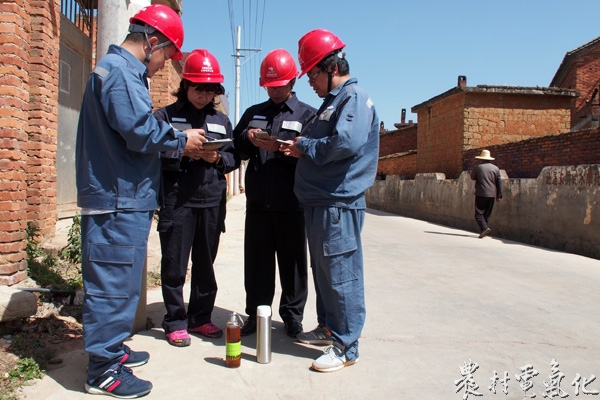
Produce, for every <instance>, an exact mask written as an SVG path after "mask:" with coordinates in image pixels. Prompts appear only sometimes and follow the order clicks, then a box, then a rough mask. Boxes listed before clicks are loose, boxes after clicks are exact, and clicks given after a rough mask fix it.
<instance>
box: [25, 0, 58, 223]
mask: <svg viewBox="0 0 600 400" xmlns="http://www.w3.org/2000/svg"><path fill="white" fill-rule="evenodd" d="M60 16H61V12H60V1H59V0H50V1H48V0H31V40H30V52H29V55H30V59H29V62H30V66H29V67H30V73H29V132H28V133H29V143H28V154H27V202H28V206H27V220H28V221H30V222H31V223H33V224H35V225H36V226H37V227H38V228H40V233H41V234H42V235H47V234H53V233H54V229H55V226H56V218H57V213H56V139H57V133H58V73H59V71H58V68H57V65H58V64H59V38H60V34H59V32H60Z"/></svg>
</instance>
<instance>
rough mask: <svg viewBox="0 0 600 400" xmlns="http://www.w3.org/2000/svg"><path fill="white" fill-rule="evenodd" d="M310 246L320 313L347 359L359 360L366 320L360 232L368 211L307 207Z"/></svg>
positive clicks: (306, 219)
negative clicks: (342, 348) (359, 346)
mask: <svg viewBox="0 0 600 400" xmlns="http://www.w3.org/2000/svg"><path fill="white" fill-rule="evenodd" d="M304 218H305V222H306V232H307V237H308V247H309V250H310V254H311V262H312V268H313V274H314V279H315V290H316V291H317V313H318V314H320V315H318V319H319V322H320V324H321V325H324V326H326V327H327V328H328V329H329V330H330V331H331V334H332V336H333V338H334V340H335V341H336V342H338V343H339V344H341V345H342V346H343V347H344V348H345V354H346V358H347V359H348V360H354V359H357V358H358V338H359V337H360V335H361V332H362V329H363V326H364V323H365V317H366V308H365V296H364V292H365V290H364V273H363V272H364V268H363V254H362V242H361V236H360V234H361V231H362V227H363V225H364V219H365V210H364V209H351V208H344V207H306V206H305V207H304Z"/></svg>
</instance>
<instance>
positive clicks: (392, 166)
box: [377, 150, 417, 179]
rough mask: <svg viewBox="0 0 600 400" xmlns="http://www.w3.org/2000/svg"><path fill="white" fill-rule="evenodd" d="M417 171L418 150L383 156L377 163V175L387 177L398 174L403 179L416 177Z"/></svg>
mask: <svg viewBox="0 0 600 400" xmlns="http://www.w3.org/2000/svg"><path fill="white" fill-rule="evenodd" d="M416 171H417V152H416V150H413V151H410V152H407V153H399V154H391V155H389V156H385V157H381V158H380V159H379V164H378V165H377V175H378V176H379V177H385V176H386V175H398V176H400V177H401V179H414V177H415V174H416Z"/></svg>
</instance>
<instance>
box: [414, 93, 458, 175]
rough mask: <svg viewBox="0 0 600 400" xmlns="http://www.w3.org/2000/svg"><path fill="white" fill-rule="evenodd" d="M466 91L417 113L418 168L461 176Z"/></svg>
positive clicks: (421, 170)
mask: <svg viewBox="0 0 600 400" xmlns="http://www.w3.org/2000/svg"><path fill="white" fill-rule="evenodd" d="M464 98H465V94H464V93H459V94H457V95H455V96H450V97H447V98H444V99H441V100H439V101H438V102H436V103H435V105H433V106H430V107H424V108H421V109H420V110H419V111H418V112H417V115H418V121H419V123H418V129H417V132H418V133H417V152H418V157H417V171H418V172H419V173H427V172H444V173H445V174H446V175H447V176H458V175H459V174H460V172H461V167H462V165H461V162H462V158H461V154H462V146H463V131H464V114H465V111H464Z"/></svg>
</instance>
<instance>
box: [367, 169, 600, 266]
mask: <svg viewBox="0 0 600 400" xmlns="http://www.w3.org/2000/svg"><path fill="white" fill-rule="evenodd" d="M503 176H504V179H503V185H504V188H503V200H501V201H500V202H498V203H496V206H495V207H494V212H493V214H492V218H491V221H490V226H491V228H492V236H494V237H497V238H503V239H509V240H514V241H517V242H521V243H528V244H532V245H536V246H540V247H546V248H550V249H555V250H560V251H566V252H570V253H575V254H581V255H583V256H587V257H593V258H597V259H600V246H598V240H599V238H600V204H598V202H599V200H600V165H598V164H593V165H577V166H564V167H546V168H544V169H543V170H542V172H541V173H540V175H539V176H538V177H537V178H535V179H508V177H507V176H506V172H504V171H503ZM474 193H475V189H474V183H473V181H472V180H471V178H470V177H469V172H466V171H465V172H463V173H462V174H461V175H460V176H459V178H458V179H445V176H444V174H441V173H427V174H417V175H416V177H415V179H414V180H401V179H400V178H399V177H398V176H387V177H386V179H385V180H377V181H375V182H374V185H373V187H372V188H371V189H369V190H368V191H367V204H368V206H369V207H370V208H374V209H378V210H382V211H387V212H391V213H395V214H399V215H402V216H406V217H410V218H417V219H421V220H425V221H430V222H433V223H437V224H441V225H447V226H452V227H456V228H459V229H465V230H468V231H471V232H473V234H474V235H475V234H476V233H478V227H477V224H476V223H475V219H474V202H475V195H474Z"/></svg>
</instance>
